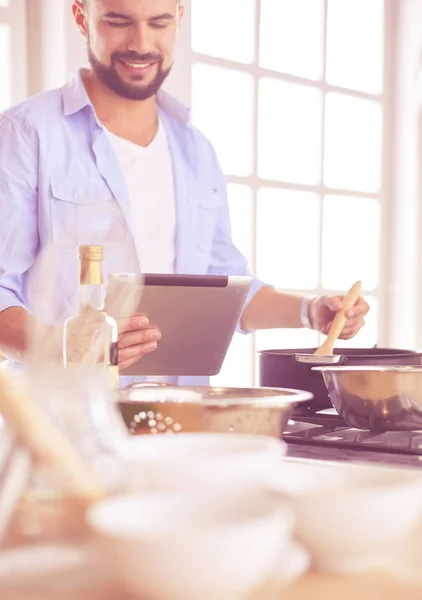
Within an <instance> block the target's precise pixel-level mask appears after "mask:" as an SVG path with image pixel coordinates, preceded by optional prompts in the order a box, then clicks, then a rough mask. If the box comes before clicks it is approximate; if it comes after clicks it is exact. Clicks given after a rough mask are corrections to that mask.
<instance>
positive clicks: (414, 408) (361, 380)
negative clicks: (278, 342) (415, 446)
mask: <svg viewBox="0 0 422 600" xmlns="http://www.w3.org/2000/svg"><path fill="white" fill-rule="evenodd" d="M312 370H313V371H319V372H320V373H322V375H323V378H324V381H325V384H326V386H327V390H328V394H329V396H330V399H331V402H332V403H333V406H334V408H335V409H336V410H337V412H338V413H339V414H340V415H341V417H343V419H344V420H345V421H346V423H347V424H348V425H350V426H351V427H356V428H357V429H367V430H370V431H376V432H383V431H403V430H418V429H422V368H421V367H412V366H407V367H406V366H402V367H401V366H385V367H381V366H373V367H369V366H367V367H358V366H356V367H346V366H344V367H340V366H332V367H314V369H312Z"/></svg>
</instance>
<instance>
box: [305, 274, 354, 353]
mask: <svg viewBox="0 0 422 600" xmlns="http://www.w3.org/2000/svg"><path fill="white" fill-rule="evenodd" d="M361 286H362V282H361V281H357V282H356V283H355V284H354V285H353V286H352V287H351V288H350V290H349V291H348V292H347V294H346V296H345V297H344V299H343V308H342V309H341V310H339V311H338V312H337V314H336V316H335V317H334V320H333V322H332V323H331V327H330V330H329V332H328V335H327V339H326V340H325V342H324V343H323V344H321V346H320V347H319V348H318V350H317V351H316V352H314V354H325V355H327V354H333V352H334V344H335V343H336V341H337V339H338V337H339V335H340V333H341V332H342V330H343V327H344V326H345V324H346V321H347V318H346V316H345V313H347V312H348V311H349V310H350V309H351V308H352V307H353V306H354V305H355V303H356V301H357V299H358V298H359V296H360V290H361Z"/></svg>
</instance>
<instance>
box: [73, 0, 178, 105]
mask: <svg viewBox="0 0 422 600" xmlns="http://www.w3.org/2000/svg"><path fill="white" fill-rule="evenodd" d="M73 12H74V15H75V19H76V22H77V24H78V27H79V29H80V30H81V32H82V33H83V35H85V37H86V38H87V42H88V54H89V60H90V63H91V66H92V68H93V70H94V72H95V73H96V74H97V76H98V77H99V78H100V79H101V81H102V82H103V83H105V84H106V85H107V86H108V87H109V88H111V89H112V90H113V91H114V92H116V93H117V94H119V95H120V96H122V97H124V98H129V99H132V100H146V99H147V98H150V97H151V96H153V95H154V94H156V92H157V91H158V89H159V88H160V87H161V85H162V83H163V82H164V80H165V79H166V77H167V75H168V74H169V72H170V69H171V67H172V64H173V59H174V50H175V44H176V40H177V34H178V30H179V25H180V19H181V17H182V15H183V7H181V6H180V5H179V2H178V0H85V2H84V3H83V2H82V1H81V0H75V2H74V5H73Z"/></svg>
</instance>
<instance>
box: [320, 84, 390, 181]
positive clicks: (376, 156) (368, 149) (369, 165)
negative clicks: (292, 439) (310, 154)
mask: <svg viewBox="0 0 422 600" xmlns="http://www.w3.org/2000/svg"><path fill="white" fill-rule="evenodd" d="M325 117H326V118H325V170H324V182H325V184H326V185H327V186H328V187H333V188H338V189H344V190H356V191H362V192H374V193H375V192H378V191H379V189H380V187H381V165H382V108H381V105H380V104H379V103H378V102H373V101H372V100H364V99H361V98H353V97H352V96H347V95H345V94H337V93H334V92H331V93H329V94H327V98H326V115H325Z"/></svg>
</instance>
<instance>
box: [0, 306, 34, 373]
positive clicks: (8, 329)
mask: <svg viewBox="0 0 422 600" xmlns="http://www.w3.org/2000/svg"><path fill="white" fill-rule="evenodd" d="M31 322H32V317H31V315H30V314H29V312H28V311H26V310H25V309H23V308H20V307H19V306H12V307H10V308H6V309H5V310H3V311H2V312H0V356H1V357H2V358H7V359H8V360H15V361H23V360H25V357H26V353H27V348H28V341H27V340H28V332H29V330H30V325H31Z"/></svg>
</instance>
